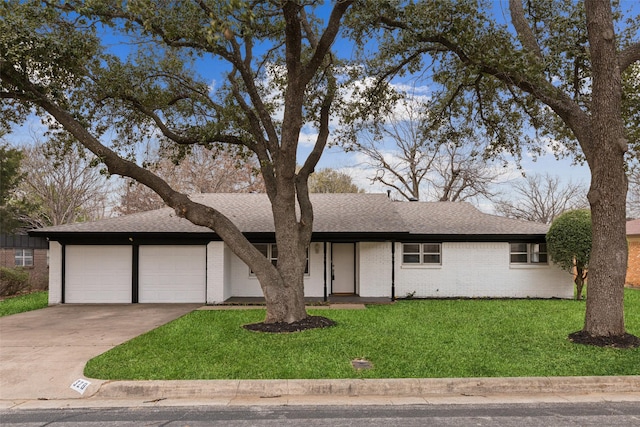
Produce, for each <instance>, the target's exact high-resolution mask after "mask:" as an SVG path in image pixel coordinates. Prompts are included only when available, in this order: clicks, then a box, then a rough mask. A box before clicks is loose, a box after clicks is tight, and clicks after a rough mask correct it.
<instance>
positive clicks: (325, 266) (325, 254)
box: [322, 242, 327, 302]
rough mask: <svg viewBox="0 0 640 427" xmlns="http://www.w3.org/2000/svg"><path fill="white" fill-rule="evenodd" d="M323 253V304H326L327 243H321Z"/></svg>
mask: <svg viewBox="0 0 640 427" xmlns="http://www.w3.org/2000/svg"><path fill="white" fill-rule="evenodd" d="M322 250H323V253H324V299H323V301H324V302H327V242H322Z"/></svg>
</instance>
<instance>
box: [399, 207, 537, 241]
mask: <svg viewBox="0 0 640 427" xmlns="http://www.w3.org/2000/svg"><path fill="white" fill-rule="evenodd" d="M394 205H395V208H396V211H397V212H398V213H399V214H400V217H401V218H402V219H403V220H404V222H405V224H407V226H408V228H409V232H410V233H411V234H443V235H456V234H463V235H474V234H546V233H547V231H548V229H549V226H548V225H546V224H540V223H536V222H530V221H521V220H516V219H510V218H505V217H501V216H496V215H489V214H486V213H483V212H481V211H479V210H478V209H476V208H475V207H474V206H473V205H471V204H469V203H461V202H395V203H394Z"/></svg>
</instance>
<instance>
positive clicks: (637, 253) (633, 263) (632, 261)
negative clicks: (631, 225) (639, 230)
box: [627, 237, 640, 287]
mask: <svg viewBox="0 0 640 427" xmlns="http://www.w3.org/2000/svg"><path fill="white" fill-rule="evenodd" d="M627 285H631V286H639V287H640V237H630V238H629V264H628V267H627Z"/></svg>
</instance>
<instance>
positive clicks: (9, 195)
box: [0, 143, 24, 233]
mask: <svg viewBox="0 0 640 427" xmlns="http://www.w3.org/2000/svg"><path fill="white" fill-rule="evenodd" d="M22 158H23V153H22V151H21V150H19V149H17V148H12V147H10V146H9V145H8V144H6V143H1V144H0V233H11V232H13V231H14V230H15V229H16V228H17V227H19V226H20V221H19V207H18V206H16V204H15V197H14V196H15V190H16V189H17V188H18V185H19V184H20V181H21V180H22V178H23V177H24V175H23V174H22V171H21V169H20V163H21V162H22ZM12 202H14V203H12Z"/></svg>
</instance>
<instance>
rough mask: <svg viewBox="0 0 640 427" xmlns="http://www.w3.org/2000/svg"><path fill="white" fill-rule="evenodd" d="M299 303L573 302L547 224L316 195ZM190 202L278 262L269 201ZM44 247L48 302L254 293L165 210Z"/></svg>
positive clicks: (466, 208) (68, 235) (76, 227)
mask: <svg viewBox="0 0 640 427" xmlns="http://www.w3.org/2000/svg"><path fill="white" fill-rule="evenodd" d="M311 198H312V202H313V205H314V218H315V219H314V233H313V237H312V242H311V244H310V247H309V250H308V256H309V262H308V272H307V275H306V277H305V295H306V296H308V297H316V298H323V297H324V298H327V297H329V296H331V295H333V294H352V295H359V296H361V297H386V298H402V297H405V296H407V295H412V296H414V297H429V298H440V297H497V298H503V297H505V298H528V297H531V298H572V297H573V281H572V278H571V275H570V274H569V273H567V272H564V271H562V270H561V269H559V268H557V267H556V266H554V265H553V264H551V263H550V262H549V261H548V256H547V253H546V245H545V243H544V242H545V233H546V232H547V228H548V227H547V226H546V225H543V224H538V223H532V222H526V221H519V220H512V219H507V218H503V217H498V216H493V215H487V214H484V213H481V212H480V211H478V210H477V209H476V208H474V207H473V206H471V205H470V204H467V203H451V202H435V203H426V202H396V201H391V200H390V199H389V198H388V197H387V196H386V195H382V194H312V195H311ZM193 199H194V200H197V201H199V202H201V203H204V204H207V205H209V206H215V207H216V208H217V209H218V210H220V211H221V212H222V213H224V214H225V215H227V216H228V217H229V218H230V219H231V220H232V221H233V222H234V223H235V224H236V225H237V226H238V227H239V228H240V230H241V231H242V232H243V233H244V234H245V235H246V236H247V238H248V239H249V240H250V241H252V242H254V244H255V245H256V246H257V247H258V248H259V249H260V250H261V251H262V252H263V253H264V254H265V256H267V257H269V258H271V259H272V260H273V261H274V262H275V261H276V260H277V248H276V246H275V244H274V241H275V238H274V226H273V220H272V216H271V215H272V214H271V206H270V204H269V200H268V198H267V196H266V195H265V194H206V195H198V196H193ZM31 234H32V235H34V236H46V237H47V238H49V239H50V251H51V252H50V278H49V302H50V303H51V304H57V303H159V302H163V303H167V302H194V303H205V302H206V303H210V304H214V303H221V302H224V301H225V300H227V299H229V298H231V297H259V296H262V291H261V288H260V286H259V283H258V280H257V279H256V277H255V276H254V275H253V274H252V273H251V270H250V269H249V268H248V266H247V265H246V264H244V263H243V262H242V261H241V260H240V259H239V258H238V257H237V256H236V255H234V254H233V253H232V252H231V250H230V249H229V248H228V246H227V245H226V244H225V243H224V242H223V241H221V240H220V238H219V237H218V236H217V235H216V234H215V233H214V232H213V231H211V230H209V229H208V228H205V227H200V226H196V225H193V224H192V223H190V222H189V221H187V220H185V219H182V218H178V217H177V216H176V215H175V213H174V211H173V210H172V209H170V208H165V209H160V210H155V211H149V212H143V213H138V214H133V215H128V216H123V217H118V218H111V219H106V220H101V221H96V222H87V223H78V224H70V225H63V226H57V227H48V228H43V229H39V230H35V231H32V232H31Z"/></svg>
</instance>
